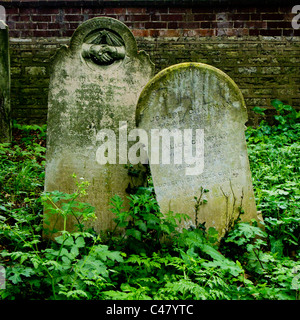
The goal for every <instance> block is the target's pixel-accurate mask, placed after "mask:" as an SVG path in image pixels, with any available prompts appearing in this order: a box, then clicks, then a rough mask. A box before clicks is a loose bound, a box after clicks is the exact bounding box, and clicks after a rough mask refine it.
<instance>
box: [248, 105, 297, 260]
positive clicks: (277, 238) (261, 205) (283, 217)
mask: <svg viewBox="0 0 300 320" xmlns="http://www.w3.org/2000/svg"><path fill="white" fill-rule="evenodd" d="M272 106H273V107H274V108H275V109H276V111H277V113H278V114H277V115H276V116H275V119H276V122H277V124H276V125H273V126H270V125H268V124H267V123H266V121H264V120H263V121H262V122H261V123H260V126H259V127H258V128H251V127H249V128H248V129H247V131H246V138H247V140H248V153H249V160H250V166H251V171H252V176H253V185H254V189H255V195H256V203H257V206H258V209H259V210H261V211H262V214H263V216H264V219H265V226H266V230H267V231H268V234H269V237H270V239H271V242H272V247H273V249H272V250H273V251H274V250H275V251H278V252H279V251H285V254H287V255H289V254H291V252H293V251H297V250H298V244H299V239H300V224H299V218H300V201H299V200H300V180H299V176H300V144H299V141H300V112H296V111H295V110H294V109H293V108H292V107H291V106H289V105H284V104H283V103H282V102H280V101H279V100H274V101H272ZM280 247H281V249H280ZM276 248H277V249H276Z"/></svg>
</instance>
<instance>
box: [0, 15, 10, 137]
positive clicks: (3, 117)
mask: <svg viewBox="0 0 300 320" xmlns="http://www.w3.org/2000/svg"><path fill="white" fill-rule="evenodd" d="M8 39H9V38H8V27H7V25H6V24H5V23H4V22H3V21H2V20H0V143H1V142H10V141H11V118H10V61H9V44H8V42H9V41H8Z"/></svg>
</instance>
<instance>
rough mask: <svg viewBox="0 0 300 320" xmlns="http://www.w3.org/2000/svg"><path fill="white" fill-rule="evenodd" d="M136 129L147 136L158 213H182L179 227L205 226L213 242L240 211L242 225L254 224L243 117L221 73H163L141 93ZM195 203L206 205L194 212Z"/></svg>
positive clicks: (186, 68) (200, 68)
mask: <svg viewBox="0 0 300 320" xmlns="http://www.w3.org/2000/svg"><path fill="white" fill-rule="evenodd" d="M136 121H137V126H138V127H139V128H141V129H144V130H146V131H147V133H148V141H144V144H145V146H146V148H145V150H146V151H147V150H148V157H149V162H150V168H151V173H152V178H153V183H154V189H155V192H156V196H157V200H158V203H159V205H160V208H161V210H162V212H163V213H166V212H168V211H173V212H174V213H186V214H188V215H189V216H190V218H191V220H190V221H189V222H188V223H185V225H183V226H185V227H188V225H189V224H190V225H195V223H197V225H198V224H199V223H203V222H205V223H206V224H205V226H206V227H207V228H208V227H215V228H216V229H217V230H218V231H219V235H222V234H224V232H225V231H226V230H228V229H229V228H230V226H231V225H232V223H233V221H234V219H236V218H237V216H238V215H239V214H240V212H241V211H242V212H244V213H242V214H241V215H240V216H241V219H244V220H250V219H252V218H255V219H257V211H256V205H255V199H254V194H253V188H252V180H251V172H250V168H249V161H248V155H247V147H246V140H245V135H244V131H245V122H246V121H247V110H246V107H245V103H244V99H243V96H242V94H241V92H240V90H239V89H238V87H237V85H236V84H235V83H234V82H233V80H232V79H231V78H229V77H228V76H227V75H226V74H225V73H223V72H222V71H220V70H218V69H216V68H214V67H212V66H209V65H206V64H201V63H182V64H178V65H174V66H171V67H169V68H167V69H165V70H163V71H161V72H160V73H159V74H157V75H156V76H155V77H154V78H153V79H152V80H151V81H150V82H149V83H148V84H147V86H146V87H145V88H144V90H143V91H142V93H141V96H140V98H139V101H138V105H137V114H136ZM160 136H162V138H161V144H160V145H158V144H157V141H158V138H159V137H160ZM171 138H172V139H171ZM169 139H170V140H169ZM173 140H174V141H175V143H174V141H173ZM170 141H171V144H170ZM172 141H173V142H172ZM201 187H202V188H203V189H202V192H201ZM204 190H205V191H206V190H209V192H205V193H204ZM201 193H202V195H201ZM194 197H197V198H198V200H199V198H200V197H201V200H200V201H203V200H204V199H205V200H207V203H205V201H204V203H202V205H199V207H198V208H197V209H196V207H195V205H196V204H197V202H196V200H195V198H194ZM200 201H198V202H199V203H200ZM196 212H197V217H196Z"/></svg>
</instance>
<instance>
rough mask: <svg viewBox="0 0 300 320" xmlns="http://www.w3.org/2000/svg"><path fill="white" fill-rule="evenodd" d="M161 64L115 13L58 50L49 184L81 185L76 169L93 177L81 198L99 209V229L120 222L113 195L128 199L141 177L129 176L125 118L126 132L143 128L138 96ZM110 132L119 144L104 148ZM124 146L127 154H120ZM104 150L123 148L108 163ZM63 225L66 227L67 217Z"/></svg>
mask: <svg viewBox="0 0 300 320" xmlns="http://www.w3.org/2000/svg"><path fill="white" fill-rule="evenodd" d="M153 71H154V65H153V64H152V62H151V61H150V59H149V57H148V55H147V54H146V53H145V52H137V45H136V41H135V39H134V36H133V34H132V33H131V31H130V30H129V29H128V28H127V27H126V26H125V25H124V24H123V23H121V22H119V21H118V20H115V19H112V18H107V17H99V18H94V19H91V20H88V21H86V22H84V23H83V24H82V25H81V26H79V27H78V29H77V30H76V31H75V33H74V35H73V36H72V38H71V42H70V46H69V47H67V46H65V47H62V48H61V49H60V50H59V51H58V52H57V53H56V56H55V57H54V61H53V69H52V75H51V79H50V87H49V100H48V129H47V153H46V163H47V165H46V177H45V190H46V191H53V190H59V191H62V192H66V193H72V192H74V189H75V181H74V179H73V178H72V174H75V175H77V179H84V180H85V181H89V182H90V183H91V184H90V187H89V188H88V190H87V191H88V196H87V197H86V198H85V199H84V200H81V201H84V202H88V203H90V204H91V205H93V206H94V207H95V208H96V215H97V220H96V221H95V222H93V225H92V227H93V228H94V229H95V231H96V232H100V231H102V230H106V229H111V228H113V227H114V223H113V220H112V219H113V214H112V212H111V211H110V210H109V208H111V206H110V199H111V197H112V196H114V195H115V194H117V195H119V196H121V198H123V199H125V205H126V197H127V196H128V194H127V193H126V189H127V190H128V187H133V186H132V179H134V177H129V176H128V169H126V168H125V166H124V164H127V160H126V152H127V150H125V149H126V144H125V143H123V142H122V143H121V142H120V143H119V135H118V131H119V125H121V127H122V137H123V138H124V135H125V136H126V137H125V138H127V133H126V130H127V129H128V130H130V129H132V128H134V127H135V107H136V103H137V99H138V96H139V94H140V92H141V91H142V89H143V87H144V86H145V85H146V84H147V82H148V81H149V80H150V78H151V77H152V75H153ZM101 130H102V131H101ZM99 132H101V133H100V134H99ZM105 132H107V136H106V137H105V134H104V133H105ZM109 133H110V134H111V135H112V136H113V137H110V138H112V140H110V141H113V138H115V140H116V141H115V142H116V149H117V150H106V151H105V152H104V151H103V148H102V147H103V146H104V145H105V143H104V142H105V141H104V140H105V139H106V138H107V137H108V138H109ZM101 146H102V147H101ZM111 147H112V148H113V147H114V146H113V145H112V146H111ZM101 148H102V149H101ZM123 149H124V150H123ZM119 150H122V152H121V153H122V155H123V158H122V157H118V151H119ZM101 152H102V156H104V158H105V156H106V154H107V153H108V156H107V158H109V157H110V155H111V152H112V153H113V154H114V153H115V155H116V156H115V159H113V158H111V157H110V158H109V160H110V161H108V163H105V161H102V160H103V157H102V160H101ZM104 160H105V159H104ZM113 160H115V162H114V161H113ZM137 179H138V178H137ZM134 183H135V182H134ZM46 215H47V213H46ZM55 221H56V217H53V218H51V219H50V227H49V226H48V228H50V230H51V229H52V228H53V227H54V223H56V222H55ZM67 228H68V229H69V230H70V229H71V226H67ZM55 229H58V230H62V221H58V222H57V224H56V225H55Z"/></svg>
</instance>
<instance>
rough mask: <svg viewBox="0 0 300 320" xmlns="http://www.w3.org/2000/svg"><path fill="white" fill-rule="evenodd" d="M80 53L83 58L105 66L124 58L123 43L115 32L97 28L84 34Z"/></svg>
mask: <svg viewBox="0 0 300 320" xmlns="http://www.w3.org/2000/svg"><path fill="white" fill-rule="evenodd" d="M81 54H82V57H83V58H84V59H89V60H90V61H92V62H93V63H95V64H97V65H100V66H107V65H111V64H113V63H114V62H116V61H119V60H123V59H124V58H125V54H126V51H125V44H124V41H123V39H122V38H121V37H120V36H119V35H118V34H117V33H116V32H114V31H112V30H108V29H99V30H96V31H92V32H91V33H90V34H88V35H87V36H86V38H85V40H84V42H83V44H82V52H81Z"/></svg>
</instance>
